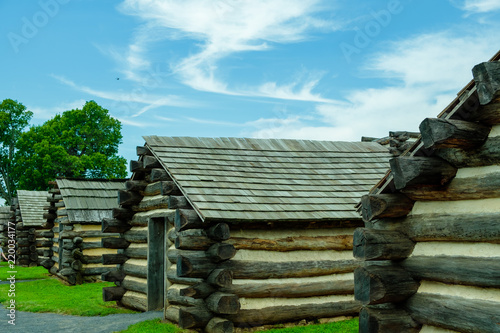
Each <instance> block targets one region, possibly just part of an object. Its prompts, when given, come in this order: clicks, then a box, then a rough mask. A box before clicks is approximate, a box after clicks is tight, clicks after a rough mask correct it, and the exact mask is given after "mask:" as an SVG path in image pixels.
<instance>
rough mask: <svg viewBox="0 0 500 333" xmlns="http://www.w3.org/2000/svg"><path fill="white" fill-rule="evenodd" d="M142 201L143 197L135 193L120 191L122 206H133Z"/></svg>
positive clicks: (120, 203) (119, 201)
mask: <svg viewBox="0 0 500 333" xmlns="http://www.w3.org/2000/svg"><path fill="white" fill-rule="evenodd" d="M141 200H142V195H140V194H139V192H135V191H126V190H119V191H118V204H119V205H121V206H133V205H137V204H138V203H140V202H141Z"/></svg>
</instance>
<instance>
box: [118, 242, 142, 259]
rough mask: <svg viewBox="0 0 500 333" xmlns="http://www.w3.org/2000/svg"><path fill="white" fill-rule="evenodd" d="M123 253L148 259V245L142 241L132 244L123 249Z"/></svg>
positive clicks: (130, 256)
mask: <svg viewBox="0 0 500 333" xmlns="http://www.w3.org/2000/svg"><path fill="white" fill-rule="evenodd" d="M123 254H125V255H126V256H127V257H129V258H136V259H147V257H148V245H147V244H141V243H135V244H132V245H131V246H129V247H127V248H126V249H125V250H124V251H123Z"/></svg>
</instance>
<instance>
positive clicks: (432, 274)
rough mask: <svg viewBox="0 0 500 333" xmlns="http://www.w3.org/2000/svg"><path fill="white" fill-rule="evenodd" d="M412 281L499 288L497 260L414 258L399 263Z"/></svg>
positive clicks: (498, 262) (499, 274) (499, 271)
mask: <svg viewBox="0 0 500 333" xmlns="http://www.w3.org/2000/svg"><path fill="white" fill-rule="evenodd" d="M401 267H403V268H404V269H405V270H406V271H407V272H408V273H410V275H411V276H412V277H413V278H414V279H418V280H431V281H439V282H444V283H451V284H461V285H471V286H476V287H492V288H500V261H499V260H498V258H475V257H449V256H436V257H424V256H415V257H411V258H408V259H406V260H404V261H402V262H401Z"/></svg>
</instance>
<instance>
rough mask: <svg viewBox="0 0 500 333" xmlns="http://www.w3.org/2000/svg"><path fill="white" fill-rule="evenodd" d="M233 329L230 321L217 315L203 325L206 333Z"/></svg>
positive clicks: (217, 332) (231, 330)
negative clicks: (205, 325)
mask: <svg viewBox="0 0 500 333" xmlns="http://www.w3.org/2000/svg"><path fill="white" fill-rule="evenodd" d="M233 331H234V325H233V323H232V322H231V321H229V320H227V319H223V318H218V317H214V318H212V319H211V320H210V321H209V322H208V324H207V327H205V332H206V333H232V332H233Z"/></svg>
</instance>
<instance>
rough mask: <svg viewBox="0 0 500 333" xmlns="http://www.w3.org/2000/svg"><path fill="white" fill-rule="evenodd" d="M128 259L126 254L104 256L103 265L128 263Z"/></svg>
mask: <svg viewBox="0 0 500 333" xmlns="http://www.w3.org/2000/svg"><path fill="white" fill-rule="evenodd" d="M127 259H128V257H127V256H126V255H124V254H103V255H102V264H103V265H119V264H123V263H125V262H126V261H127Z"/></svg>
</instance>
